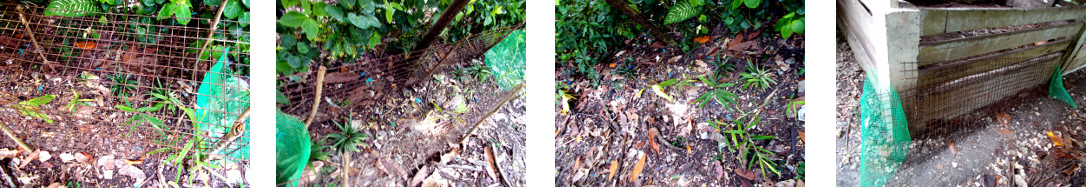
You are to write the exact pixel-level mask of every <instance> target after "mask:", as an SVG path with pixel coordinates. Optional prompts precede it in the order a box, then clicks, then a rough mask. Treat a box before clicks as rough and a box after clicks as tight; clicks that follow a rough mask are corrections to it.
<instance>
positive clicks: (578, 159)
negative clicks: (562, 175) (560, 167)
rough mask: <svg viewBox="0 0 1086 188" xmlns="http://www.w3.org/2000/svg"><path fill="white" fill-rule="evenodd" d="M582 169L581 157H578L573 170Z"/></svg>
mask: <svg viewBox="0 0 1086 188" xmlns="http://www.w3.org/2000/svg"><path fill="white" fill-rule="evenodd" d="M580 169H581V157H577V162H573V170H580Z"/></svg>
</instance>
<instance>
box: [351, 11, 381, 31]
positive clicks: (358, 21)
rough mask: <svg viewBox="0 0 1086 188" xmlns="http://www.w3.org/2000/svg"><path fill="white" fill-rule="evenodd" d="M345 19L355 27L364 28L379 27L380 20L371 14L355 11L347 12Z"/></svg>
mask: <svg viewBox="0 0 1086 188" xmlns="http://www.w3.org/2000/svg"><path fill="white" fill-rule="evenodd" d="M347 20H350V21H351V24H352V25H354V26H355V27H358V28H362V29H366V28H370V27H376V28H380V27H381V21H379V20H377V18H375V17H373V15H368V16H367V15H357V14H355V13H353V12H352V13H347Z"/></svg>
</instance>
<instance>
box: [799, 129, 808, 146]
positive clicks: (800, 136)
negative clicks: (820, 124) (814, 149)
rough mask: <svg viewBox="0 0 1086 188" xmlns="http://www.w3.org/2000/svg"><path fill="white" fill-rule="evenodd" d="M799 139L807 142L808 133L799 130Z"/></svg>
mask: <svg viewBox="0 0 1086 188" xmlns="http://www.w3.org/2000/svg"><path fill="white" fill-rule="evenodd" d="M799 140H803V142H804V143H806V142H807V133H806V132H803V131H799Z"/></svg>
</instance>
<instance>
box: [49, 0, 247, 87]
mask: <svg viewBox="0 0 1086 188" xmlns="http://www.w3.org/2000/svg"><path fill="white" fill-rule="evenodd" d="M226 1H227V0H222V3H219V10H218V11H216V12H215V21H214V22H211V32H208V33H207V39H204V46H203V47H200V53H198V54H196V58H197V59H201V60H202V58H200V56H203V55H204V52H206V51H207V47H208V46H209V45H210V44H211V39H212V38H213V37H214V36H215V30H217V29H218V28H219V19H221V18H222V10H223V9H226ZM30 37H34V36H33V35H31V36H30ZM208 57H210V55H208ZM211 58H214V57H211ZM199 67H200V61H199V60H197V61H196V63H195V64H194V65H192V70H198V69H199ZM208 67H209V68H210V67H211V66H210V65H209V66H208ZM192 77H193V78H196V71H193V72H192Z"/></svg>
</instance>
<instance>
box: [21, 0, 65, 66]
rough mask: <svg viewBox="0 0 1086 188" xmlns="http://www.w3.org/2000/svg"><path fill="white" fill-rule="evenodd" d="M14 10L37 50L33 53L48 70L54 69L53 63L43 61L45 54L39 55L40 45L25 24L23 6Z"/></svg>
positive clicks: (28, 26)
mask: <svg viewBox="0 0 1086 188" xmlns="http://www.w3.org/2000/svg"><path fill="white" fill-rule="evenodd" d="M16 10H18V11H19V22H22V23H23V29H25V30H26V34H27V35H28V36H30V42H31V43H34V47H36V48H37V49H34V52H35V53H38V57H41V60H42V62H43V63H45V65H48V67H49V69H50V70H52V69H54V68H55V67H53V63H51V62H49V59H45V54H42V53H41V49H42V48H41V45H38V38H37V37H34V32H32V31H30V24H28V23H27V22H26V18H25V17H24V16H23V6H18V7H17V8H16Z"/></svg>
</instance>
